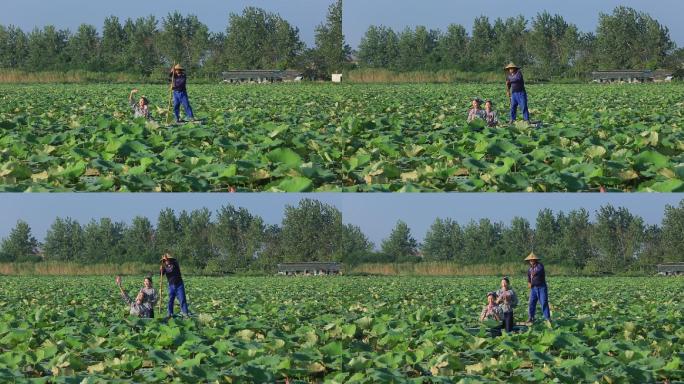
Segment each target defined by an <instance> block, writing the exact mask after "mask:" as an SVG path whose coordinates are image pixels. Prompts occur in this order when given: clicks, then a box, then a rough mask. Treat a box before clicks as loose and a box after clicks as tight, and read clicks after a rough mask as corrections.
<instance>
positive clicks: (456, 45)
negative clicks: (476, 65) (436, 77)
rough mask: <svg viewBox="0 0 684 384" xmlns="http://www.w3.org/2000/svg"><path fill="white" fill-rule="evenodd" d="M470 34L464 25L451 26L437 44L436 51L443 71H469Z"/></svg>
mask: <svg viewBox="0 0 684 384" xmlns="http://www.w3.org/2000/svg"><path fill="white" fill-rule="evenodd" d="M468 40H469V38H468V32H466V29H465V28H464V27H463V26H462V25H458V24H450V25H449V26H448V27H447V31H446V33H445V34H444V35H443V36H442V37H441V39H439V41H438V42H437V47H436V50H437V52H438V56H439V57H440V62H441V64H440V67H441V68H443V69H454V68H457V69H461V70H465V69H467V65H468V64H467V56H466V49H467V47H468Z"/></svg>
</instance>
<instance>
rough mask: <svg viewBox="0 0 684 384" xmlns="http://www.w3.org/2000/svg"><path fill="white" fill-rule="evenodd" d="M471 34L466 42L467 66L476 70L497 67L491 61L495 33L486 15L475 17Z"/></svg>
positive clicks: (487, 69)
mask: <svg viewBox="0 0 684 384" xmlns="http://www.w3.org/2000/svg"><path fill="white" fill-rule="evenodd" d="M471 35H472V38H471V39H470V43H469V44H468V59H469V60H468V68H469V69H471V70H475V71H478V72H482V71H491V70H494V69H497V68H496V67H497V66H496V65H494V64H495V63H494V61H493V55H494V43H495V42H496V35H495V33H494V29H493V28H492V25H491V24H490V22H489V18H488V17H486V16H480V17H477V18H475V21H474V22H473V31H472V33H471ZM518 65H520V64H518Z"/></svg>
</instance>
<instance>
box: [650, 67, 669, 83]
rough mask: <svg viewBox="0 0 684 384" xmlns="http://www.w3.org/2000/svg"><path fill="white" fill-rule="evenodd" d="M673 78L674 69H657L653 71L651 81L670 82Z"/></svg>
mask: <svg viewBox="0 0 684 384" xmlns="http://www.w3.org/2000/svg"><path fill="white" fill-rule="evenodd" d="M673 78H674V71H670V70H669V69H657V70H655V71H653V81H655V82H656V83H661V82H670V81H672V79H673Z"/></svg>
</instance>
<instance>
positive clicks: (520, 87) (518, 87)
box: [508, 70, 525, 93]
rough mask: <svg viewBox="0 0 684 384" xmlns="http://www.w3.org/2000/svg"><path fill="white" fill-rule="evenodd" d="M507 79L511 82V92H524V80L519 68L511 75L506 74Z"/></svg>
mask: <svg viewBox="0 0 684 384" xmlns="http://www.w3.org/2000/svg"><path fill="white" fill-rule="evenodd" d="M508 81H510V82H511V92H513V93H515V92H525V80H524V79H523V75H522V72H521V71H520V70H518V71H517V72H516V73H514V74H512V75H508Z"/></svg>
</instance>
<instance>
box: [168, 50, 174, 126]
mask: <svg viewBox="0 0 684 384" xmlns="http://www.w3.org/2000/svg"><path fill="white" fill-rule="evenodd" d="M175 67H176V64H175V63H174V64H173V67H171V84H169V113H167V114H166V124H167V125H168V124H169V118H170V117H171V113H172V111H171V107H172V103H173V83H174V82H175V81H176V70H175V69H173V68H175Z"/></svg>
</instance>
